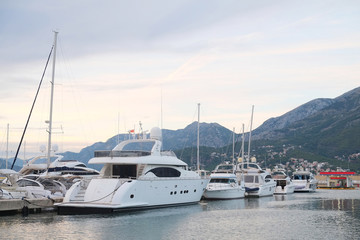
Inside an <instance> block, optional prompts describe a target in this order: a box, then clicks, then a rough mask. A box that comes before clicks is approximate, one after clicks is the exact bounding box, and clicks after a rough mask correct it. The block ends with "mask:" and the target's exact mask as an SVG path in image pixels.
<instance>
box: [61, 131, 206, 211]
mask: <svg viewBox="0 0 360 240" xmlns="http://www.w3.org/2000/svg"><path fill="white" fill-rule="evenodd" d="M161 145H162V142H161V130H160V129H159V128H153V129H152V130H151V133H150V138H143V139H133V140H126V141H123V142H121V143H120V144H118V145H117V146H116V147H115V148H114V149H113V150H111V151H96V152H95V157H94V158H92V159H90V160H89V163H90V164H103V167H102V169H101V171H100V175H99V176H98V177H93V178H91V179H82V180H81V181H79V182H77V183H75V184H74V185H73V186H72V187H71V188H70V189H69V190H68V191H67V193H66V195H65V197H64V201H63V203H59V204H56V205H57V207H58V213H59V214H74V213H82V214H87V213H94V212H112V211H115V210H134V209H143V208H156V207H166V206H174V205H181V204H191V203H197V202H199V201H200V198H201V196H202V194H203V192H204V190H205V187H206V185H207V183H208V182H209V179H204V178H201V177H200V176H199V174H197V173H196V172H194V171H190V170H188V166H187V164H186V163H185V162H183V161H181V160H180V159H178V158H177V157H176V156H175V154H174V153H173V152H169V151H161Z"/></svg>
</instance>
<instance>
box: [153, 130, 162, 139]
mask: <svg viewBox="0 0 360 240" xmlns="http://www.w3.org/2000/svg"><path fill="white" fill-rule="evenodd" d="M150 138H151V139H156V140H161V138H162V135H161V129H160V128H158V127H153V128H152V129H151V130H150Z"/></svg>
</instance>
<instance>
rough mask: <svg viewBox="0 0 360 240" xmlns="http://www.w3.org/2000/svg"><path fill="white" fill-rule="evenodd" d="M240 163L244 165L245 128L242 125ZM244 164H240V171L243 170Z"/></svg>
mask: <svg viewBox="0 0 360 240" xmlns="http://www.w3.org/2000/svg"><path fill="white" fill-rule="evenodd" d="M241 138H242V139H241V161H242V163H244V161H245V160H244V142H245V126H244V124H242V137H241ZM243 167H244V164H241V170H243Z"/></svg>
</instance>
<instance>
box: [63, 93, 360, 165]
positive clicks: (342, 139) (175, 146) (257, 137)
mask: <svg viewBox="0 0 360 240" xmlns="http://www.w3.org/2000/svg"><path fill="white" fill-rule="evenodd" d="M255 114H256V113H255ZM199 126H200V128H199V132H200V146H201V149H200V159H205V160H202V161H201V162H202V163H203V166H204V167H205V168H208V169H211V168H213V167H214V165H215V164H217V163H218V162H220V161H224V160H228V159H230V158H231V155H232V153H231V152H232V131H231V130H229V129H227V128H225V127H223V126H221V125H220V124H218V123H200V124H199ZM197 127H198V124H197V122H193V123H191V124H189V125H188V126H187V127H185V128H184V129H178V130H168V129H163V131H162V134H163V144H164V145H163V149H164V150H173V151H174V152H175V153H176V154H177V155H178V157H179V158H181V159H182V160H184V161H185V162H187V163H188V164H189V165H192V164H193V163H194V158H195V157H196V145H197ZM128 137H129V136H128V134H120V135H116V136H113V137H111V138H110V139H108V140H107V141H106V142H97V143H94V144H92V145H91V146H88V147H86V148H83V149H82V150H81V151H80V152H79V153H74V152H64V153H61V154H62V155H64V158H65V159H77V160H79V161H82V162H84V163H86V164H87V162H88V160H89V159H90V158H92V157H93V155H94V151H96V150H110V149H112V148H114V147H115V146H116V144H117V142H118V139H121V140H123V139H127V138H128ZM236 139H237V140H239V141H238V142H237V144H236V146H235V148H236V154H239V150H240V141H241V136H240V135H236ZM245 139H247V138H245ZM230 146H231V147H230ZM246 146H247V145H246ZM251 146H252V147H251V150H252V151H251V154H252V155H255V156H257V158H265V159H266V158H268V159H269V157H268V156H269V152H275V151H276V152H281V151H283V152H286V154H280V155H279V156H278V157H275V158H274V157H273V156H274V154H272V155H271V156H272V161H274V162H276V161H281V160H283V161H284V160H286V159H290V158H294V157H296V158H305V159H307V160H309V161H320V160H321V161H327V162H331V163H332V164H333V165H339V166H343V165H344V164H345V163H346V166H347V167H349V168H350V169H352V170H360V87H358V88H355V89H353V90H351V91H349V92H346V93H344V94H343V95H341V96H339V97H336V98H334V99H329V98H318V99H314V100H312V101H309V102H307V103H305V104H303V105H301V106H299V107H297V108H295V109H293V110H291V111H289V112H287V113H285V114H283V115H282V116H279V117H275V118H270V119H268V120H267V121H265V122H264V123H263V124H262V125H261V126H259V127H258V128H256V129H255V130H253V132H252V140H251ZM265 146H266V147H265ZM289 146H290V147H289ZM285 148H287V149H291V151H289V150H287V151H285V150H284V149H285ZM245 149H246V148H245ZM265 149H266V150H265ZM214 156H217V158H216V157H214ZM280 158H282V159H280ZM268 161H270V159H269V160H268ZM90 167H95V168H99V166H90Z"/></svg>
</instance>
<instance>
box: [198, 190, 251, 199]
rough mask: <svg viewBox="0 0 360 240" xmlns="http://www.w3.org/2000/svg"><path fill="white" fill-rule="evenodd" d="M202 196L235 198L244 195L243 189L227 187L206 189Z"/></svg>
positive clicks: (206, 197)
mask: <svg viewBox="0 0 360 240" xmlns="http://www.w3.org/2000/svg"><path fill="white" fill-rule="evenodd" d="M203 197H204V198H205V199H214V200H216V199H219V200H220V199H236V198H244V197H245V189H244V188H241V187H238V188H228V189H211V190H209V189H206V190H205V192H204V195H203Z"/></svg>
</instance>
